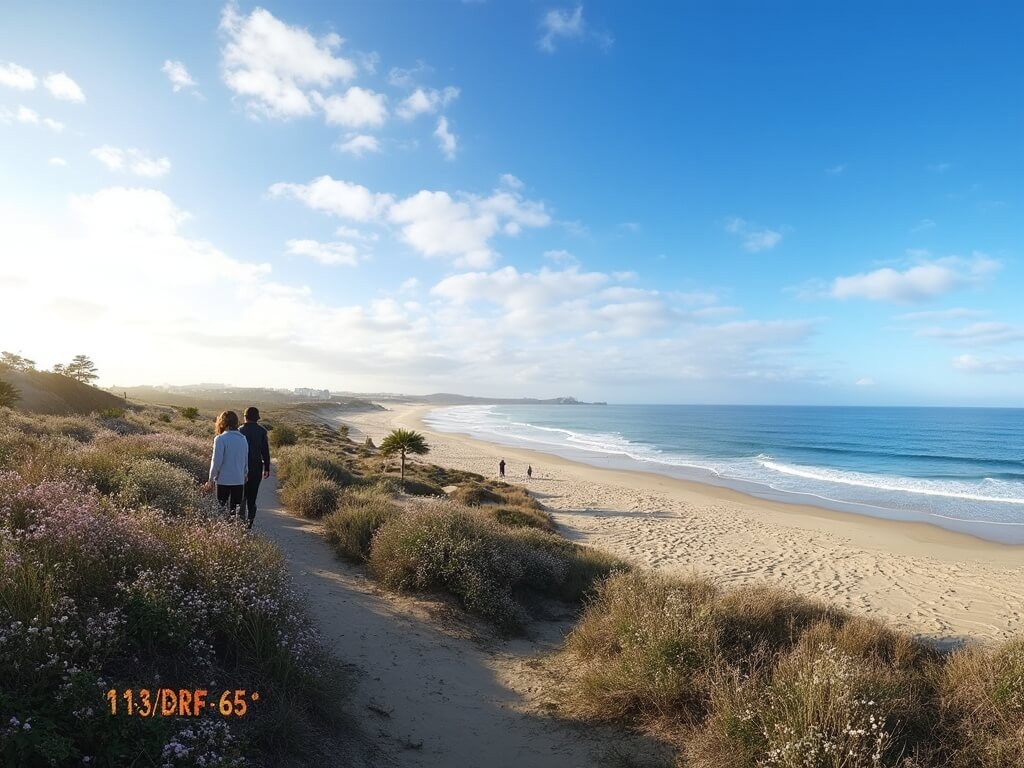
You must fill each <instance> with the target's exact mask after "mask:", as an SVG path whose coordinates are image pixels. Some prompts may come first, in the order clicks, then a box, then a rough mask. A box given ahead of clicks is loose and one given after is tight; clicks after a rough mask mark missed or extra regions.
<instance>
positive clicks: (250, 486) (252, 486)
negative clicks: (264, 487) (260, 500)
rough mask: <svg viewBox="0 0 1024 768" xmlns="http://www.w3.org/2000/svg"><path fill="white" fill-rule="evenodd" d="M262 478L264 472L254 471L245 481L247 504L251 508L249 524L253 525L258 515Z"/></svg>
mask: <svg viewBox="0 0 1024 768" xmlns="http://www.w3.org/2000/svg"><path fill="white" fill-rule="evenodd" d="M262 479H263V475H262V473H260V472H254V473H253V474H252V475H250V476H249V479H248V480H246V481H245V505H246V506H247V507H248V508H249V525H252V521H253V518H255V517H256V496H257V495H258V494H259V492H260V481H261V480H262Z"/></svg>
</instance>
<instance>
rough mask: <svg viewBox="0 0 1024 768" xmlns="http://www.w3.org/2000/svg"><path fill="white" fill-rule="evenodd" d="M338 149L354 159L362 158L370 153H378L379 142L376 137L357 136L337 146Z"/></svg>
mask: <svg viewBox="0 0 1024 768" xmlns="http://www.w3.org/2000/svg"><path fill="white" fill-rule="evenodd" d="M338 149H339V150H341V151H342V152H347V153H348V154H350V155H355V156H356V157H362V156H363V155H365V154H368V153H370V152H380V141H378V140H377V137H376V136H367V135H366V134H357V135H355V136H351V137H350V138H349V139H348V140H347V141H344V142H342V143H341V144H338Z"/></svg>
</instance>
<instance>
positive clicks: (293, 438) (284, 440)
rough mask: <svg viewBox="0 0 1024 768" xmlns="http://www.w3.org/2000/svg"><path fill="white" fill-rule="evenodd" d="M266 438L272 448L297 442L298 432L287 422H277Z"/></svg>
mask: <svg viewBox="0 0 1024 768" xmlns="http://www.w3.org/2000/svg"><path fill="white" fill-rule="evenodd" d="M267 439H268V440H269V441H270V445H271V446H272V447H273V448H284V447H285V446H288V445H295V444H296V443H297V442H299V433H298V431H297V430H296V429H295V427H292V426H291V425H289V424H277V425H276V426H274V428H273V429H271V430H270V432H269V434H268V435H267Z"/></svg>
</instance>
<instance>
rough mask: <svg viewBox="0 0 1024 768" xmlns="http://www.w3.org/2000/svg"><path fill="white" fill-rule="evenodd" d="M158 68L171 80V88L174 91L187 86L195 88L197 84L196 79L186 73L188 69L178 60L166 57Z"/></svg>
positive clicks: (184, 88)
mask: <svg viewBox="0 0 1024 768" xmlns="http://www.w3.org/2000/svg"><path fill="white" fill-rule="evenodd" d="M160 69H161V71H162V72H163V73H164V74H165V75H167V79H168V80H170V81H171V89H172V90H173V91H174V92H175V93H178V92H179V91H182V90H186V89H188V88H195V87H196V85H197V83H196V81H195V80H193V79H192V76H191V75H190V74H189V73H188V69H187V68H186V67H185V65H184V64H183V63H181V62H180V61H171V60H170V59H166V60H165V61H164V65H163V66H162V67H160Z"/></svg>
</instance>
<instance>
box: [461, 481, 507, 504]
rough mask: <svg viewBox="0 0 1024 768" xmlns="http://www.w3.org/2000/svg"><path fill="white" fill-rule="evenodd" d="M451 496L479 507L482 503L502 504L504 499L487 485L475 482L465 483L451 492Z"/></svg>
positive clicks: (463, 502) (462, 502)
mask: <svg viewBox="0 0 1024 768" xmlns="http://www.w3.org/2000/svg"><path fill="white" fill-rule="evenodd" d="M450 498H451V499H452V500H454V501H457V502H459V503H460V504H465V505H466V506H468V507H477V506H480V505H481V504H500V503H501V502H502V501H504V499H503V498H502V497H501V496H499V495H498V494H497V493H495V492H494V491H492V490H490V489H488V488H487V487H486V486H484V485H482V484H480V483H475V482H469V483H463V484H462V485H460V486H459V487H458V488H456V489H455V490H454V491H452V492H451V494H450Z"/></svg>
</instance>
